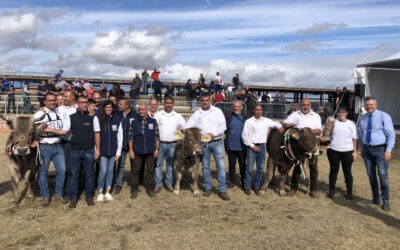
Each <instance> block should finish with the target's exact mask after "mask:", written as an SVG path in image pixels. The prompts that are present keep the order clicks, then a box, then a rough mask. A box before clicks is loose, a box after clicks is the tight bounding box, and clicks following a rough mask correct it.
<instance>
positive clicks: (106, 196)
mask: <svg viewBox="0 0 400 250" xmlns="http://www.w3.org/2000/svg"><path fill="white" fill-rule="evenodd" d="M104 197H105V198H106V200H108V201H112V200H113V199H114V198H113V197H112V196H111V194H110V193H106V195H104Z"/></svg>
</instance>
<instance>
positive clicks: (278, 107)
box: [214, 102, 287, 119]
mask: <svg viewBox="0 0 400 250" xmlns="http://www.w3.org/2000/svg"><path fill="white" fill-rule="evenodd" d="M255 105H261V107H262V109H263V115H264V116H265V117H268V118H272V119H283V118H285V117H286V112H287V109H286V105H285V104H275V103H250V104H245V103H243V111H242V113H243V114H244V115H246V116H248V117H251V116H253V114H254V106H255ZM214 106H215V107H218V108H220V109H221V110H222V112H223V113H224V115H225V116H227V115H229V114H230V113H231V112H232V106H233V103H232V102H218V103H215V105H214Z"/></svg>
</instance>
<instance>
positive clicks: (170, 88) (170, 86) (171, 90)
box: [164, 81, 175, 98]
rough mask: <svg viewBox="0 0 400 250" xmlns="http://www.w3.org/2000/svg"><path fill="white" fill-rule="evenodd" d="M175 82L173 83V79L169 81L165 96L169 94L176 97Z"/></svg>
mask: <svg viewBox="0 0 400 250" xmlns="http://www.w3.org/2000/svg"><path fill="white" fill-rule="evenodd" d="M173 84H174V83H173V82H172V81H170V82H168V85H167V89H166V91H165V95H164V98H165V97H167V96H169V97H174V94H175V87H174V85H173Z"/></svg>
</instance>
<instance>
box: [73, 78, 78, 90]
mask: <svg viewBox="0 0 400 250" xmlns="http://www.w3.org/2000/svg"><path fill="white" fill-rule="evenodd" d="M79 83H80V81H79V79H78V78H75V79H74V81H73V82H72V84H73V85H74V88H77V87H79Z"/></svg>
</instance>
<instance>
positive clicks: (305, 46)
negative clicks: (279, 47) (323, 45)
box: [284, 39, 320, 52]
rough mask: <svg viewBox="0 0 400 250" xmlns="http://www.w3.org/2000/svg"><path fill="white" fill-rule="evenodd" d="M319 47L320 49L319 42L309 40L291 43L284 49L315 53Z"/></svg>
mask: <svg viewBox="0 0 400 250" xmlns="http://www.w3.org/2000/svg"><path fill="white" fill-rule="evenodd" d="M318 47H320V44H319V43H318V42H317V41H315V40H314V39H307V40H304V41H295V42H293V43H290V44H288V45H286V46H285V47H284V49H286V50H290V51H298V52H313V51H315V50H316V49H317V48H318Z"/></svg>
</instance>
